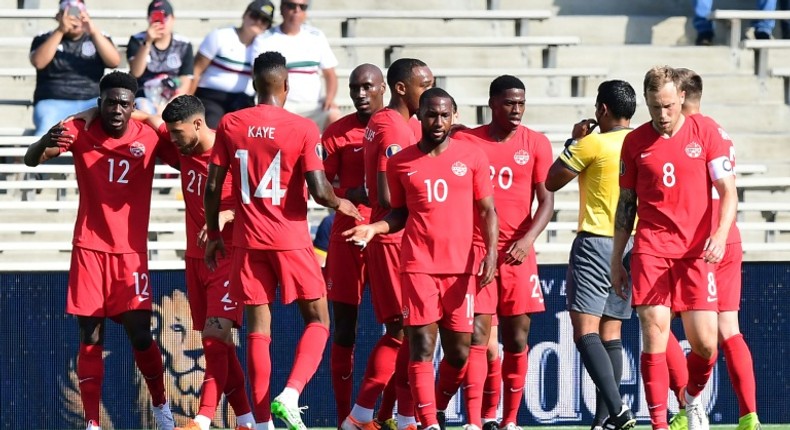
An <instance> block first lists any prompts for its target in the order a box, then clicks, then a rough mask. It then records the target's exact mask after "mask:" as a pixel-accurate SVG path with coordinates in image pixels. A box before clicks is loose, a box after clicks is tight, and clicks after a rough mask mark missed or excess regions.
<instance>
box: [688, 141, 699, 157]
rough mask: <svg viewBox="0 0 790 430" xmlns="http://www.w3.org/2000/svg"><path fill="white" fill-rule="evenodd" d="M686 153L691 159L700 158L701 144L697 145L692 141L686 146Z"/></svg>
mask: <svg viewBox="0 0 790 430" xmlns="http://www.w3.org/2000/svg"><path fill="white" fill-rule="evenodd" d="M685 151H686V155H688V156H689V157H691V158H698V157H699V156H700V155H702V146H700V144H699V143H697V142H696V141H692V142H691V143H689V144H688V145H686V148H685Z"/></svg>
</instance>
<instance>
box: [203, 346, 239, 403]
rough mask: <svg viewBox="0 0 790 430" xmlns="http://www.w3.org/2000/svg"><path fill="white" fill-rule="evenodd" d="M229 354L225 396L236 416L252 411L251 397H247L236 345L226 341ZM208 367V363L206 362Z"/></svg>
mask: <svg viewBox="0 0 790 430" xmlns="http://www.w3.org/2000/svg"><path fill="white" fill-rule="evenodd" d="M225 347H226V352H227V356H228V362H227V365H228V379H227V380H226V381H225V388H224V389H223V392H224V393H225V398H226V399H228V403H229V404H230V407H231V408H233V412H234V413H235V414H236V416H237V417H238V416H240V415H244V414H248V413H250V399H249V398H248V397H247V387H246V386H245V384H244V369H242V367H241V362H240V361H239V356H238V354H236V345H234V344H233V343H226V344H225ZM206 366H207V367H208V363H207V364H206Z"/></svg>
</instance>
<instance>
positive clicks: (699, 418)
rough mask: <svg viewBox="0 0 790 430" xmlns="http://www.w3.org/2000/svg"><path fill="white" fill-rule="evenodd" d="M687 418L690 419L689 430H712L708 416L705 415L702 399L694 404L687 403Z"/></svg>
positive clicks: (698, 399)
mask: <svg viewBox="0 0 790 430" xmlns="http://www.w3.org/2000/svg"><path fill="white" fill-rule="evenodd" d="M686 417H687V418H688V430H710V423H709V422H708V416H707V415H706V414H705V409H704V407H703V405H702V399H700V398H699V397H698V398H697V401H696V402H694V403H693V404H692V403H686Z"/></svg>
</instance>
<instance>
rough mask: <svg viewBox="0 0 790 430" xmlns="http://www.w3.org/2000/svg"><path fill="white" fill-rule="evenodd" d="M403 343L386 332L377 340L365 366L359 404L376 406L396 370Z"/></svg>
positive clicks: (370, 407) (369, 407) (367, 406)
mask: <svg viewBox="0 0 790 430" xmlns="http://www.w3.org/2000/svg"><path fill="white" fill-rule="evenodd" d="M401 343H402V342H401V341H400V340H398V339H396V338H394V337H392V336H390V335H389V334H385V335H384V336H382V337H381V339H379V341H378V342H376V346H375V347H373V350H372V351H371V352H370V358H368V364H367V367H366V368H365V377H364V378H363V379H362V384H361V385H360V387H359V394H357V404H358V405H359V406H362V407H363V408H367V409H374V408H375V407H376V401H377V400H378V399H379V395H380V394H381V392H382V391H384V387H386V386H387V383H388V382H389V381H390V379H392V374H393V373H394V372H395V367H396V366H395V362H396V361H397V359H398V351H399V350H400V348H401ZM346 415H348V414H346ZM343 418H345V416H343Z"/></svg>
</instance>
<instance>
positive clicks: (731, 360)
mask: <svg viewBox="0 0 790 430" xmlns="http://www.w3.org/2000/svg"><path fill="white" fill-rule="evenodd" d="M721 348H722V350H724V357H725V358H726V360H727V371H728V372H729V374H730V380H731V381H732V388H733V389H735V394H736V395H737V396H738V406H739V409H740V415H739V416H741V417H742V416H744V415H746V414H750V413H752V412H757V399H756V394H755V391H756V385H755V382H754V363H753V362H752V353H751V351H749V346H747V345H746V341H745V340H743V335H742V334H740V333H738V334H736V335H735V336H732V337H729V338H727V339H725V340H724V342H722V344H721Z"/></svg>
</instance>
